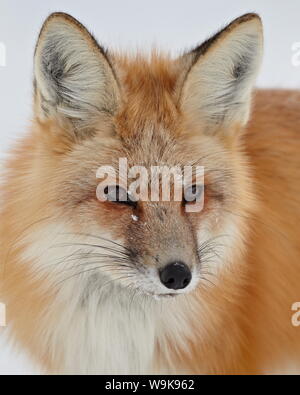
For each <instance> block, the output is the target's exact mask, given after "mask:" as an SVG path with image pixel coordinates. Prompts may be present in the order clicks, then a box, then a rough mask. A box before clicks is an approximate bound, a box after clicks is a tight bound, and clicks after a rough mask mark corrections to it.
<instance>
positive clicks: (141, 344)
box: [49, 287, 155, 374]
mask: <svg viewBox="0 0 300 395" xmlns="http://www.w3.org/2000/svg"><path fill="white" fill-rule="evenodd" d="M73 289H75V288H73ZM64 292H65V291H64ZM61 296H65V297H66V300H69V301H72V302H71V306H70V303H69V304H68V305H66V306H65V311H62V314H61V315H60V322H58V323H57V325H56V327H55V329H54V330H53V333H51V334H49V335H50V336H51V337H52V338H53V339H55V342H56V345H55V349H56V350H57V353H56V354H57V355H59V354H60V353H62V355H63V366H61V367H60V369H59V370H60V372H64V373H73V374H74V372H75V373H78V374H99V373H100V374H114V373H115V374H117V373H118V374H146V373H149V372H151V370H152V368H153V366H152V361H153V357H154V350H155V324H154V311H153V309H151V308H150V306H149V304H147V303H146V304H144V306H143V305H142V304H141V303H140V302H141V300H134V299H133V298H134V296H133V295H128V292H126V291H125V290H122V288H120V287H110V289H108V290H107V293H105V294H102V295H101V297H99V294H97V292H96V291H94V292H93V291H92V292H91V293H90V294H89V295H88V296H87V295H74V294H73V295H72V296H71V295H69V297H68V296H67V295H61ZM62 344H63V350H60V348H61V345H62ZM54 366H57V364H56V363H55V364H54Z"/></svg>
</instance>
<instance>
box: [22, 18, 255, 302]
mask: <svg viewBox="0 0 300 395" xmlns="http://www.w3.org/2000/svg"><path fill="white" fill-rule="evenodd" d="M262 41H263V39H262V26H261V21H260V18H259V17H258V16H257V15H255V14H247V15H244V16H242V17H240V18H238V19H236V20H234V21H233V22H232V23H231V24H229V25H228V26H227V27H225V28H224V29H223V30H221V31H220V32H219V33H217V34H216V35H214V36H213V37H212V38H210V39H208V40H207V41H205V42H204V43H203V44H201V45H200V46H198V47H196V48H195V49H193V50H192V51H189V52H186V53H184V54H182V55H181V56H179V57H178V58H176V59H173V58H170V57H168V56H162V55H159V54H158V53H156V52H153V53H152V55H151V56H150V57H149V58H147V57H145V56H142V55H140V54H139V55H136V56H134V57H127V56H121V55H119V54H114V53H111V52H109V51H107V50H104V49H103V48H102V47H101V46H100V45H99V44H98V43H97V41H96V40H95V39H94V37H93V36H92V35H91V34H90V33H89V32H88V31H87V30H86V29H85V28H84V27H83V26H82V25H81V24H80V23H79V22H77V21H76V20H75V19H73V18H72V17H70V16H68V15H66V14H62V13H55V14H52V15H51V16H50V17H49V18H48V19H47V20H46V22H45V24H44V26H43V28H42V30H41V33H40V36H39V39H38V43H37V46H36V50H35V63H34V69H35V71H34V128H33V130H34V133H33V134H32V135H31V136H30V137H29V138H28V140H27V143H26V147H25V146H24V147H23V151H24V157H23V163H22V166H23V168H24V169H25V170H24V171H25V173H26V182H24V181H22V182H21V184H22V191H23V192H22V193H23V196H24V195H25V196H26V199H24V200H26V204H25V203H24V204H25V206H24V210H23V211H22V214H21V215H22V217H26V216H27V217H30V218H31V222H33V221H32V218H34V219H35V223H34V226H31V225H32V224H29V222H28V221H27V225H28V226H31V227H30V229H29V228H27V231H26V234H27V235H26V237H24V240H25V241H26V249H25V251H26V252H25V257H26V258H28V259H30V260H31V261H33V262H34V265H36V266H35V267H38V271H39V273H41V272H46V273H47V274H49V272H50V273H51V274H53V276H52V277H51V276H48V277H47V278H48V279H49V278H52V280H53V281H52V285H55V287H58V288H59V289H63V288H64V287H70V286H71V285H70V284H73V285H72V286H73V287H74V286H75V287H76V288H77V289H78V290H79V289H81V290H82V293H84V294H86V295H87V294H88V293H89V292H91V291H90V290H91V288H93V289H99V292H102V291H101V289H102V288H103V290H104V289H109V287H110V286H111V287H112V286H115V287H120V288H123V289H128V292H130V291H131V290H134V291H136V292H137V293H141V294H143V295H152V296H156V297H166V296H171V295H172V296H174V295H177V294H181V293H189V292H192V291H194V290H195V288H198V287H199V288H201V286H205V284H206V281H205V280H208V279H209V278H210V276H214V278H218V275H219V274H220V273H222V272H223V271H226V270H230V268H232V265H234V264H237V261H239V259H238V258H239V256H240V254H241V253H242V252H243V246H244V238H245V236H246V233H247V219H246V218H247V215H248V213H249V212H250V211H251V210H252V206H253V191H252V184H251V177H250V175H249V169H248V164H247V158H246V156H245V154H244V152H243V129H244V127H245V125H246V123H247V121H248V118H249V113H250V107H251V91H252V88H253V84H254V82H255V79H256V76H257V72H258V69H259V65H260V63H261V57H262ZM120 158H125V159H126V160H127V163H128V166H129V167H130V166H136V165H139V166H143V168H145V169H146V170H149V171H150V168H151V166H168V167H173V166H179V167H181V168H182V167H184V166H189V165H192V166H202V167H203V169H204V177H203V182H202V184H201V185H198V184H194V183H193V181H191V183H190V184H189V185H184V190H185V191H186V192H187V194H188V191H194V192H195V191H196V194H198V195H201V197H202V201H203V207H201V210H199V211H194V212H193V211H191V212H189V210H188V209H187V208H188V206H189V205H191V204H192V203H193V202H191V201H189V200H188V199H185V198H184V197H183V198H182V200H181V201H175V200H174V199H170V201H161V200H158V201H151V199H150V200H148V201H143V200H135V199H133V198H132V196H130V194H129V193H128V190H127V189H126V188H124V186H123V183H122V180H119V179H117V181H116V180H114V181H113V182H112V181H111V180H109V178H106V179H104V180H102V181H103V182H104V183H105V182H106V188H104V191H105V192H106V197H107V198H106V200H104V201H101V200H100V199H98V198H97V194H96V190H97V186H98V185H99V181H100V180H99V178H97V176H96V174H97V170H98V169H99V168H101V167H102V166H110V168H114V169H116V171H117V167H118V163H119V159H120ZM23 178H24V177H23ZM112 192H114V193H115V194H117V195H118V196H120V195H122V196H123V199H111V198H110V196H111V195H110V194H111V193H112ZM24 223H26V222H25V221H23V224H24ZM106 284H107V287H106ZM103 292H104V291H103Z"/></svg>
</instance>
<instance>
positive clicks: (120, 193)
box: [104, 185, 136, 206]
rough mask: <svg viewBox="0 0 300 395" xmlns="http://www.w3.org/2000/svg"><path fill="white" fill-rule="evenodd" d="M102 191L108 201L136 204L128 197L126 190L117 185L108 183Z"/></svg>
mask: <svg viewBox="0 0 300 395" xmlns="http://www.w3.org/2000/svg"><path fill="white" fill-rule="evenodd" d="M104 193H105V195H106V198H107V200H108V201H110V202H113V203H120V204H127V205H130V206H136V202H135V201H133V200H132V199H130V196H129V194H128V193H127V191H126V190H125V189H124V188H122V187H120V186H119V185H108V186H107V187H105V188H104Z"/></svg>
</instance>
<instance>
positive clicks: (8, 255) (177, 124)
mask: <svg viewBox="0 0 300 395" xmlns="http://www.w3.org/2000/svg"><path fill="white" fill-rule="evenodd" d="M112 64H113V67H114V68H115V71H116V74H117V76H118V80H119V84H120V86H121V93H122V104H121V105H120V108H119V110H118V112H117V114H115V116H114V117H113V118H112V119H107V118H103V119H99V123H98V125H97V127H96V128H95V131H94V133H93V135H92V136H90V138H88V139H83V140H82V139H72V138H71V137H69V136H68V135H66V134H64V136H65V137H64V138H62V137H61V136H62V130H61V128H63V127H66V128H68V127H69V126H68V125H67V126H66V125H64V126H62V125H61V124H60V125H59V124H57V123H56V122H52V121H47V122H46V121H40V120H38V119H37V118H36V119H35V120H34V122H33V126H32V128H31V131H30V133H29V135H28V136H26V137H25V138H23V140H22V141H21V142H20V144H19V146H18V148H17V149H16V150H15V151H14V152H13V153H12V157H11V159H10V161H9V162H8V164H7V173H6V178H5V184H4V186H3V204H2V211H1V228H0V240H1V250H0V262H1V274H2V275H1V280H0V300H1V301H2V300H3V301H5V302H6V303H7V306H8V321H9V322H11V323H12V333H13V335H14V338H15V339H16V340H17V341H18V343H19V344H20V345H22V347H25V348H26V349H28V350H29V352H30V353H31V355H32V356H33V357H34V358H35V359H36V360H37V361H39V362H41V364H42V365H43V366H44V367H45V368H46V369H47V370H48V371H59V370H60V362H59V361H60V356H56V357H55V358H53V356H52V355H51V351H50V350H49V353H48V354H47V352H44V350H45V348H43V347H41V345H42V343H43V330H44V328H45V326H49V327H51V326H54V325H55V320H56V317H57V316H58V315H59V314H60V308H61V306H57V307H55V308H57V311H55V310H54V311H53V312H52V313H51V314H50V315H48V316H47V318H45V317H44V316H45V311H46V310H47V309H48V308H49V306H51V301H52V300H53V298H55V289H54V290H52V292H51V287H49V283H47V281H48V279H47V277H42V278H41V277H38V276H36V274H35V272H34V270H33V269H32V266H31V265H32V262H30V261H28V260H27V259H24V258H23V255H22V254H23V250H24V249H25V248H26V245H27V243H30V241H28V239H27V235H28V234H29V235H30V233H31V232H32V231H36V230H39V229H42V228H43V226H44V224H47V223H49V222H50V221H53V219H57V220H58V219H60V218H62V217H63V218H68V221H69V222H70V223H71V225H72V227H73V229H75V230H79V231H80V230H84V229H86V227H87V226H88V225H89V224H90V223H93V225H95V226H96V225H99V224H101V226H102V227H104V228H105V229H107V230H109V231H110V232H111V233H112V234H113V236H114V237H115V239H116V240H118V239H120V238H122V237H124V234H126V232H129V234H130V236H131V238H133V239H134V240H135V243H136V244H137V247H136V249H137V251H138V253H139V254H141V255H142V256H144V257H146V255H147V254H148V253H149V254H151V253H152V254H153V253H154V251H155V249H156V248H158V247H157V246H158V245H159V243H160V242H161V240H162V239H163V238H164V234H163V230H162V229H163V228H159V226H160V225H159V224H158V220H157V219H156V216H155V215H154V212H153V211H151V208H149V207H148V206H147V204H143V205H142V207H141V208H140V212H139V215H141V217H142V218H143V221H147V222H148V223H149V228H147V229H144V230H143V231H141V229H140V228H139V227H137V226H138V225H135V224H131V225H128V208H126V207H125V208H123V207H115V206H114V205H112V204H110V203H99V202H98V201H97V200H96V198H95V195H94V191H95V188H96V186H97V180H96V179H95V170H96V169H97V167H98V166H99V165H101V164H113V165H115V164H116V158H118V157H122V156H126V157H128V158H129V160H130V163H133V164H145V165H146V166H149V165H150V164H151V163H160V162H163V163H165V162H167V163H168V164H170V165H172V164H175V163H177V162H179V163H189V162H190V161H191V160H192V159H194V158H195V157H199V158H200V157H202V156H203V153H206V154H207V153H210V154H211V155H212V154H214V155H213V156H211V157H210V155H208V159H206V160H204V162H205V163H204V164H205V166H206V167H208V168H209V169H215V168H219V167H224V168H226V167H228V168H230V171H231V173H232V174H233V177H232V178H231V179H230V182H231V183H232V184H230V185H227V186H226V187H225V188H227V191H229V193H230V191H231V189H232V190H233V191H234V193H235V196H238V199H235V200H232V201H229V202H227V203H226V206H225V208H224V207H223V210H224V211H223V212H224V213H225V212H230V213H231V215H233V216H234V218H236V221H237V223H238V226H239V229H240V233H241V235H242V236H243V237H242V238H241V240H240V242H239V244H237V245H235V247H234V250H233V251H232V252H231V266H230V267H229V268H227V269H224V271H222V273H221V274H220V275H219V277H218V279H217V280H216V281H217V284H216V286H212V287H199V288H198V289H197V291H194V292H193V293H192V294H191V295H188V297H189V298H190V302H191V304H192V305H193V306H196V309H199V311H200V310H201V317H203V316H204V317H205V320H204V321H202V320H199V319H197V311H196V312H191V315H192V316H193V317H192V318H191V324H190V325H191V328H192V332H193V334H194V336H193V337H192V338H190V339H187V341H186V346H185V347H182V345H178V347H173V343H172V342H173V340H172V339H170V340H169V342H170V344H171V346H170V350H169V351H170V353H171V354H170V355H167V354H166V353H165V351H164V347H163V346H162V344H161V343H160V341H159V339H158V340H157V344H156V351H155V355H154V359H155V363H156V366H157V368H158V369H163V368H164V367H165V366H172V367H176V368H177V370H179V371H189V372H192V373H196V374H197V373H209V374H213V373H222V374H228V373H262V372H270V371H271V370H272V369H282V364H283V362H289V360H290V361H292V362H296V363H299V352H300V341H299V329H297V328H295V327H293V326H292V324H291V315H292V312H291V305H292V304H293V303H294V302H296V301H298V300H300V293H299V280H300V275H299V262H300V243H299V240H300V237H299V236H300V233H299V222H300V181H299V170H300V156H299V152H300V138H299V137H300V135H299V133H300V117H299V113H300V93H299V92H292V91H280V90H266V91H263V90H261V91H259V90H258V91H256V92H255V95H254V108H253V110H252V116H251V121H250V123H249V124H248V126H247V127H246V131H243V132H242V131H241V129H242V128H241V127H240V125H235V126H234V127H235V128H236V129H237V132H238V134H239V135H240V136H239V137H234V138H233V137H232V136H231V137H230V136H228V137H226V133H225V132H224V136H223V137H222V139H221V140H222V142H221V141H216V140H212V139H210V138H208V137H207V136H205V135H202V136H199V133H198V128H199V125H197V123H196V122H195V120H194V119H191V118H190V117H189V114H186V113H184V112H183V111H182V110H181V108H180V106H179V102H178V96H179V88H178V85H180V83H181V82H182V81H181V77H182V76H181V71H180V70H181V68H180V67H179V66H178V63H177V62H175V61H173V60H172V59H170V58H168V57H162V56H160V55H158V54H153V56H152V58H151V59H150V60H146V59H145V58H143V57H142V56H137V57H136V58H134V59H129V58H126V57H120V56H117V55H115V56H114V57H113V61H112ZM150 126H151V128H150ZM112 130H114V131H116V132H117V135H118V136H119V137H118V139H116V138H115V137H114V136H113V133H112ZM149 130H151V132H150V131H149ZM236 134H237V133H236ZM236 134H235V135H236ZM182 136H183V137H182ZM196 139H197V141H199V147H198V146H196V144H195V141H196ZM224 146H225V147H226V148H225V149H224V148H223V147H224ZM163 150H165V152H166V153H165V154H164V153H163ZM200 163H202V162H201V161H200ZM207 177H208V178H207V179H206V182H207V184H208V193H209V191H210V189H209V188H210V187H209V184H210V183H211V184H213V183H214V182H215V180H214V173H213V172H212V173H211V174H210V173H209V174H208V176H207ZM210 177H211V179H210ZM83 180H84V181H83ZM81 182H83V185H81ZM213 193H214V190H213V189H212V190H211V194H212V195H213ZM218 204H219V203H216V202H214V199H209V198H208V201H207V204H206V205H205V209H204V211H203V212H201V213H199V214H197V215H195V216H192V215H191V214H178V206H176V205H175V206H174V205H172V204H169V205H168V204H166V205H165V207H167V208H166V209H168V210H171V211H170V212H172V216H171V217H172V218H169V219H168V224H169V226H170V228H172V232H173V233H171V234H172V235H173V237H178V238H181V240H182V242H183V243H186V245H189V244H190V243H192V241H191V235H190V233H189V229H190V228H188V227H186V228H184V229H181V230H178V228H179V225H178V223H177V222H176V221H177V219H176V218H177V216H185V215H186V216H189V215H190V217H189V219H188V221H189V224H190V225H189V226H190V227H191V228H193V227H196V226H197V224H198V223H199V222H201V221H202V220H203V218H204V219H205V218H209V216H210V215H211V213H213V212H215V210H217V209H216V206H217V205H218ZM217 207H219V206H217ZM220 212H221V213H222V209H220ZM172 221H173V222H172ZM151 227H152V228H151ZM150 228H151V229H152V232H151V229H150ZM153 229H154V230H153ZM159 229H160V230H159ZM213 229H214V232H217V225H215V227H214V228H213ZM177 231H178V232H180V234H177V233H176V232H177ZM21 241H22V243H20V242H21ZM145 259H146V258H145ZM191 259H192V258H191ZM148 264H149V265H153V263H148ZM52 308H53V306H52ZM199 317H200V313H199Z"/></svg>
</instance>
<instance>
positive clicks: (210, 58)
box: [180, 14, 263, 133]
mask: <svg viewBox="0 0 300 395" xmlns="http://www.w3.org/2000/svg"><path fill="white" fill-rule="evenodd" d="M262 48H263V33H262V24H261V20H260V18H259V16H258V15H256V14H247V15H244V16H242V17H240V18H238V19H236V20H234V21H233V22H232V23H231V24H229V25H228V26H227V27H225V28H224V29H223V30H222V31H220V32H219V33H218V34H216V35H215V36H213V37H212V38H210V39H209V40H207V41H206V42H204V43H203V44H202V45H200V46H199V47H197V48H195V49H194V50H193V51H191V52H189V53H187V54H185V55H183V57H182V58H181V59H180V62H183V65H184V67H185V69H186V70H187V72H186V78H185V80H184V83H183V87H182V92H181V98H180V102H181V107H182V109H183V110H184V111H185V112H187V113H188V114H189V115H191V116H192V117H193V118H194V119H195V120H196V121H197V122H198V123H200V124H201V125H202V126H203V129H204V131H205V132H208V133H215V132H216V131H217V130H218V129H220V128H222V129H223V130H224V129H226V130H228V129H230V127H232V126H234V124H239V125H245V124H246V122H247V121H248V118H249V111H250V102H251V91H252V88H253V85H254V82H255V79H256V77H257V73H258V70H259V66H260V64H261V59H262Z"/></svg>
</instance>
